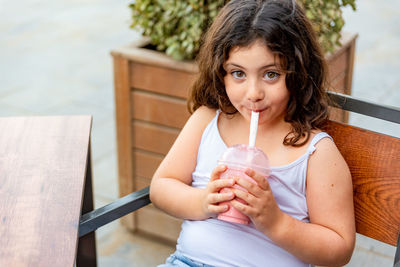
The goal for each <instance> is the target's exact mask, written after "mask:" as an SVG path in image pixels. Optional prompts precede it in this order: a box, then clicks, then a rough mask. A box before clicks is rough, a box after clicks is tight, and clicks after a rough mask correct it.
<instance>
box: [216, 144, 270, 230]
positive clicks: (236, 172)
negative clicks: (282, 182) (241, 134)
mask: <svg viewBox="0 0 400 267" xmlns="http://www.w3.org/2000/svg"><path fill="white" fill-rule="evenodd" d="M218 162H219V164H224V165H226V166H227V167H228V168H227V170H226V171H225V172H223V173H222V174H221V176H220V178H221V179H229V178H232V177H240V178H244V179H247V180H249V181H250V182H252V183H255V184H256V182H255V181H254V180H253V179H252V178H251V177H249V176H248V175H246V174H245V170H246V169H247V168H251V169H253V170H255V171H256V172H258V173H259V174H261V175H263V176H265V178H267V177H268V175H269V162H268V158H267V156H266V155H265V154H264V152H263V151H262V150H261V149H258V148H257V147H254V146H247V145H235V146H231V147H229V148H228V149H227V150H226V151H225V152H224V153H223V155H222V157H221V159H220V160H219V161H218ZM233 187H235V188H238V189H241V190H245V189H244V188H243V187H241V186H239V185H234V186H233ZM228 190H229V189H227V188H224V189H222V190H221V192H227V191H228ZM245 191H246V190H245ZM237 200H238V201H240V202H242V203H245V202H244V201H243V200H241V199H239V198H238V199H237ZM221 204H224V205H228V207H229V209H228V210H227V211H226V212H223V213H220V214H219V215H218V219H220V220H224V221H228V222H234V223H241V224H248V223H249V222H250V220H249V218H248V217H247V216H246V215H244V214H243V213H241V212H240V211H238V210H237V209H235V208H234V207H233V206H232V205H231V204H230V203H229V202H222V203H220V205H221Z"/></svg>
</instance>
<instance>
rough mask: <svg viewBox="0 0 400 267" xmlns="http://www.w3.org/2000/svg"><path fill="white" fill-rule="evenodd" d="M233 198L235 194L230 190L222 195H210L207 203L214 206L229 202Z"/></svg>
mask: <svg viewBox="0 0 400 267" xmlns="http://www.w3.org/2000/svg"><path fill="white" fill-rule="evenodd" d="M234 198H235V194H234V193H233V192H232V191H231V190H227V191H226V192H223V193H215V194H210V196H209V201H208V203H210V204H216V203H220V202H226V201H230V200H232V199H234Z"/></svg>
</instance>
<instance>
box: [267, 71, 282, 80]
mask: <svg viewBox="0 0 400 267" xmlns="http://www.w3.org/2000/svg"><path fill="white" fill-rule="evenodd" d="M279 76H280V74H279V73H277V72H274V71H268V72H266V73H265V75H264V78H265V79H267V80H270V81H273V80H276V79H278V77H279Z"/></svg>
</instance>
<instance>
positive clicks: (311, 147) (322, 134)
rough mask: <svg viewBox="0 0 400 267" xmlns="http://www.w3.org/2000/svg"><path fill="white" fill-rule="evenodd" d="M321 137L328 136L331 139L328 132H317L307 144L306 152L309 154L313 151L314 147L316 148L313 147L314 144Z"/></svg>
mask: <svg viewBox="0 0 400 267" xmlns="http://www.w3.org/2000/svg"><path fill="white" fill-rule="evenodd" d="M323 138H330V139H331V140H333V139H332V137H331V136H330V135H329V134H327V133H326V132H320V133H317V134H316V135H315V136H314V138H313V139H312V140H311V143H310V145H309V147H308V150H307V152H308V154H309V155H311V154H312V153H314V151H315V149H317V148H316V147H315V145H316V144H317V143H318V142H319V141H320V140H321V139H323Z"/></svg>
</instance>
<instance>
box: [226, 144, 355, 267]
mask: <svg viewBox="0 0 400 267" xmlns="http://www.w3.org/2000/svg"><path fill="white" fill-rule="evenodd" d="M249 175H250V176H252V177H253V178H254V179H255V180H256V181H257V182H258V185H253V184H251V183H249V182H247V181H245V180H239V181H238V184H240V185H241V186H243V187H244V188H246V189H247V190H248V191H249V194H246V193H243V191H241V192H240V190H235V194H236V195H237V196H238V197H240V198H242V199H244V200H245V201H246V202H248V203H249V204H248V205H243V204H241V203H239V202H237V201H232V205H234V206H235V207H236V208H238V209H239V210H241V211H242V212H243V213H245V214H246V215H248V216H249V217H250V218H252V220H253V222H254V223H255V225H256V227H257V229H259V230H260V231H261V232H264V233H265V234H266V235H267V236H268V237H269V238H270V239H271V240H272V241H274V242H275V243H276V244H277V245H278V246H280V247H282V248H283V249H285V250H287V251H288V252H290V253H291V254H293V255H294V256H296V257H297V258H299V259H301V260H303V261H304V262H307V263H311V264H314V265H323V266H342V265H344V264H346V263H347V262H348V261H349V260H350V258H351V255H352V252H353V249H354V242H355V219H354V207H353V187H352V181H351V175H350V171H349V168H348V166H347V164H346V162H345V161H344V159H343V157H342V155H341V154H340V152H339V151H338V149H337V148H336V146H335V144H334V143H333V142H332V141H331V140H330V139H327V138H325V139H322V140H321V141H319V142H318V144H317V149H316V150H315V152H314V153H313V155H312V156H311V157H310V159H309V164H308V171H307V189H306V197H307V204H308V211H309V216H310V223H304V222H301V221H299V220H297V219H295V218H293V217H291V216H289V215H287V214H286V213H284V212H282V211H281V210H280V209H279V207H278V205H277V204H276V202H275V199H274V197H273V194H272V191H271V190H270V188H269V184H268V182H267V181H266V179H264V178H263V177H262V176H260V175H258V174H256V173H255V172H254V171H251V170H249Z"/></svg>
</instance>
